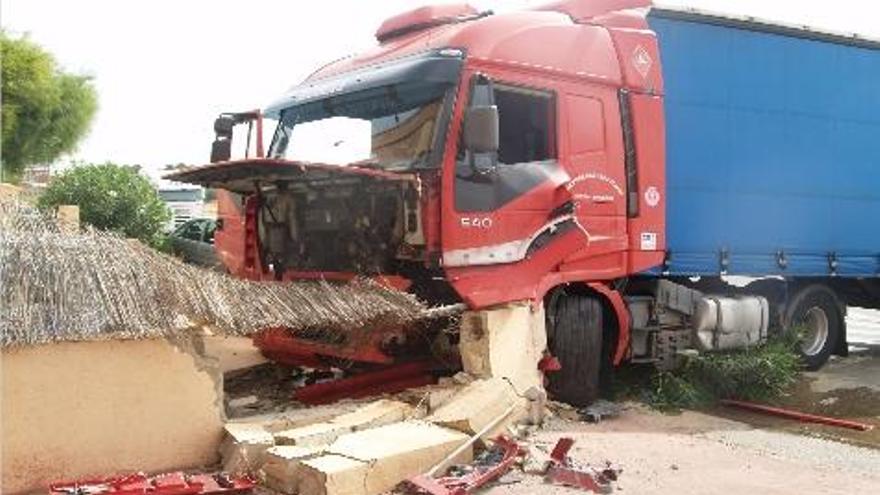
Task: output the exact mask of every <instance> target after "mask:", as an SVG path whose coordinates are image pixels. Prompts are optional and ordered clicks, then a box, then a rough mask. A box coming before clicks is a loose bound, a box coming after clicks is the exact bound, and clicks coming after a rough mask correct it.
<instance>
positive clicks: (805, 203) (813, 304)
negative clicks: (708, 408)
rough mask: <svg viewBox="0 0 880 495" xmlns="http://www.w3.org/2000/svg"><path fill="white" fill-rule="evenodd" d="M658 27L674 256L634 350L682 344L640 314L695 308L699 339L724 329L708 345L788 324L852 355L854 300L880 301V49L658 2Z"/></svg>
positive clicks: (651, 19) (813, 356)
mask: <svg viewBox="0 0 880 495" xmlns="http://www.w3.org/2000/svg"><path fill="white" fill-rule="evenodd" d="M648 23H649V25H650V27H651V29H652V30H653V31H654V32H655V33H656V36H657V40H658V45H659V53H660V57H661V60H662V67H663V82H664V94H663V96H664V113H665V125H666V187H667V197H668V199H667V217H666V222H667V223H666V233H667V252H666V258H665V261H664V264H663V266H662V267H660V268H658V269H656V270H654V271H652V272H651V275H650V276H649V277H647V278H646V280H647V282H645V284H644V285H642V286H641V287H640V286H638V285H636V286H635V287H634V288H632V289H630V290H629V291H628V292H629V294H630V295H631V297H630V298H629V307H630V312H631V313H632V314H633V315H634V324H633V335H634V350H635V351H636V352H635V353H634V354H635V355H638V351H639V350H641V352H642V355H645V356H649V357H650V358H656V357H657V355H658V354H662V352H658V351H657V349H667V348H669V347H672V348H673V349H674V348H675V347H676V344H677V343H676V342H675V341H674V340H673V341H672V342H671V343H670V342H667V341H665V340H663V338H660V336H662V334H663V332H662V331H658V328H661V327H662V326H663V325H662V324H657V322H656V321H654V322H653V324H651V323H649V322H648V321H649V317H648V316H644V317H642V316H640V315H648V314H649V313H650V311H651V310H652V309H651V308H656V307H658V305H659V306H666V307H667V309H672V310H673V311H672V312H671V313H676V311H678V313H679V314H681V313H685V314H687V317H688V318H689V319H690V323H689V324H690V325H691V326H692V327H694V328H697V331H696V335H697V336H698V337H697V340H698V341H699V340H700V338H699V335H700V331H699V328H700V327H701V325H703V326H705V328H711V329H712V330H711V331H710V332H708V333H706V334H705V335H704V338H703V342H702V347H704V348H713V347H714V348H718V347H725V345H724V344H723V342H720V341H719V340H718V339H719V336H722V337H723V336H724V335H727V336H728V337H729V336H730V335H733V334H736V333H737V332H739V331H740V330H741V329H742V328H749V327H750V328H752V329H753V330H756V329H760V328H763V327H767V326H769V327H774V326H775V327H777V328H782V329H792V328H798V329H799V330H798V331H801V332H803V333H804V335H803V340H802V350H803V353H804V358H805V361H806V364H807V365H808V366H809V367H811V368H817V367H819V366H821V365H822V364H823V363H824V362H825V360H827V358H828V357H829V355H830V354H833V353H836V354H841V355H845V354H846V352H847V343H846V320H845V315H846V307H847V306H849V305H856V306H863V307H874V308H876V307H880V283H878V280H880V279H878V273H880V230H878V229H876V228H875V223H874V222H875V221H876V218H877V217H878V216H880V91H878V90H880V42H878V41H874V40H869V39H865V38H862V37H859V36H855V35H853V36H847V35H840V34H834V33H827V32H822V31H817V30H810V29H806V28H803V27H791V26H785V25H778V24H773V23H769V22H761V21H756V20H754V19H752V18H735V17H726V16H720V15H714V14H706V13H700V12H696V11H692V10H670V9H658V8H654V9H652V10H651V12H650V14H649V16H648ZM727 275H737V276H745V277H753V278H755V280H754V281H752V282H751V283H749V284H748V285H746V286H745V287H741V286H740V287H735V286H732V285H729V284H728V282H727V280H728V279H726V277H725V276H727ZM646 287H647V289H646ZM683 287H686V288H687V289H683ZM689 290H694V291H695V292H688V291H689ZM646 292H647V293H649V294H650V295H651V298H650V299H648V300H647V301H648V302H647V303H645V300H644V299H640V297H643V295H644V294H645V293H646ZM707 295H708V296H707ZM693 299H699V300H700V301H702V302H701V303H697V305H698V306H699V304H703V306H702V309H701V310H699V311H696V312H694V311H690V309H689V308H691V307H693V304H691V301H692V300H693ZM707 300H709V301H711V302H710V303H705V301H707ZM681 301H684V302H681ZM706 304H708V306H707V305H706ZM648 306H650V307H648ZM709 306H712V307H711V308H709ZM707 308H709V309H711V311H709V309H707ZM706 311H709V312H710V313H711V315H712V316H711V317H707V316H706ZM701 312H702V314H700V313H701ZM707 318H708V320H711V322H710V323H706V322H705V321H703V322H702V323H701V319H702V320H706V319H707ZM724 318H727V320H728V321H727V323H723V322H722V320H723V319H724ZM708 320H706V321H708ZM731 320H736V322H731ZM765 320H769V321H766V322H765ZM640 321H642V322H644V323H639V322H640ZM746 340H748V339H746ZM698 343H699V342H698ZM730 347H733V346H732V345H731V346H730ZM652 348H653V350H652Z"/></svg>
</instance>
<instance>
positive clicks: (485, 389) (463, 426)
mask: <svg viewBox="0 0 880 495" xmlns="http://www.w3.org/2000/svg"><path fill="white" fill-rule="evenodd" d="M517 403H522V406H523V408H525V400H524V399H521V398H519V397H518V396H517V395H516V394H515V393H514V391H513V389H512V388H511V386H510V384H509V383H507V382H506V381H505V380H503V379H500V378H490V379H486V380H477V381H474V382H472V383H471V384H469V385H466V386H465V387H464V388H463V389H461V391H459V392H458V393H457V394H456V395H455V396H454V397H452V398H451V399H450V400H449V401H448V402H447V403H445V404H444V405H443V406H441V407H440V408H439V409H438V410H437V411H436V412H435V413H434V414H431V415H430V416H428V417H427V418H426V420H427V421H430V422H431V423H435V424H438V425H441V426H445V427H447V428H452V429H455V430H458V431H461V432H463V433H466V434H468V435H473V434H474V433H477V432H479V431H480V430H482V429H483V428H484V427H485V426H487V425H488V424H489V423H491V422H492V421H494V420H495V419H496V418H497V417H498V416H499V415H501V414H502V413H504V411H506V410H507V409H508V408H509V407H510V406H512V405H514V404H517ZM515 416H516V415H515V414H511V416H510V418H509V421H508V422H504V423H502V425H501V426H500V427H499V428H498V429H499V430H503V429H504V425H506V424H508V423H509V422H511V421H513V419H514V417H515Z"/></svg>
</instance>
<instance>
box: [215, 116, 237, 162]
mask: <svg viewBox="0 0 880 495" xmlns="http://www.w3.org/2000/svg"><path fill="white" fill-rule="evenodd" d="M233 127H235V120H234V119H233V118H232V117H231V116H229V115H221V116H219V117H217V120H215V121H214V134H215V135H216V138H215V139H214V143H212V144H211V163H217V162H226V161H229V159H230V158H231V157H232V128H233Z"/></svg>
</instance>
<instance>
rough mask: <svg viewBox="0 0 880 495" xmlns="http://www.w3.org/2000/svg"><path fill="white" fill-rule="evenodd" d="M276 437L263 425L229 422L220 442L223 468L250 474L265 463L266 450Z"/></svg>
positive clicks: (233, 472) (237, 472) (236, 472)
mask: <svg viewBox="0 0 880 495" xmlns="http://www.w3.org/2000/svg"><path fill="white" fill-rule="evenodd" d="M274 445H275V438H274V437H273V436H272V434H271V433H269V432H268V431H266V429H265V428H263V426H262V425H259V424H252V423H228V424H227V425H226V427H225V436H224V438H223V441H222V442H221V444H220V457H221V458H222V459H223V470H224V471H226V472H228V473H232V474H237V475H238V474H250V473H253V472H255V471H256V470H257V469H258V468H259V467H260V466H262V465H263V462H264V460H265V455H266V451H267V450H269V448H271V447H272V446H274Z"/></svg>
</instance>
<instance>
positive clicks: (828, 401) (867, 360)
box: [486, 309, 880, 495]
mask: <svg viewBox="0 0 880 495" xmlns="http://www.w3.org/2000/svg"><path fill="white" fill-rule="evenodd" d="M848 323H849V341H850V344H851V345H850V356H849V357H847V358H845V359H841V358H834V359H832V361H831V362H829V363H828V364H827V365H826V366H825V367H824V368H823V369H822V370H821V371H818V372H814V373H805V375H804V377H803V379H802V380H801V382H800V383H799V384H798V385H797V386H796V387H794V389H793V390H792V392H791V393H790V394H788V395H787V396H785V397H782V398H780V399H779V401H777V404H778V405H781V406H786V407H791V408H795V409H798V410H802V411H807V412H812V413H816V414H826V415H831V416H835V417H841V418H846V419H853V420H857V421H863V422H867V423H871V424H875V425H878V427H877V428H875V429H874V430H871V431H868V432H859V431H852V430H843V429H840V428H834V427H827V426H821V425H808V424H804V423H799V422H794V421H789V420H783V419H777V418H769V417H766V416H761V415H756V414H753V413H749V412H741V411H735V410H731V409H728V408H724V407H719V408H715V409H712V410H709V411H702V412H693V411H685V412H682V413H680V414H675V415H670V414H662V413H659V412H657V411H653V410H650V409H648V408H647V407H645V406H643V405H639V404H626V406H625V407H626V409H625V411H624V412H623V414H621V415H620V416H619V417H617V418H613V419H609V420H606V421H603V422H601V423H599V424H587V423H583V422H572V421H565V420H561V419H553V420H551V421H550V422H549V424H548V426H547V428H546V429H545V430H543V431H541V432H539V433H538V434H537V435H536V436H535V439H534V441H535V444H536V445H539V446H543V447H544V448H545V449H547V450H549V449H551V448H552V447H553V445H554V444H555V443H556V441H557V440H558V439H559V438H560V437H563V436H570V437H572V438H574V440H575V442H576V443H575V446H574V449H573V451H572V458H573V459H574V460H575V461H576V462H580V463H586V464H589V463H593V464H594V465H602V464H603V463H604V462H605V461H606V460H608V461H611V462H613V463H615V464H618V465H619V466H621V467H622V468H623V473H622V474H621V476H620V479H619V481H618V482H617V484H616V488H617V489H616V491H615V493H617V492H620V493H636V494H643V493H644V494H647V493H650V494H658V495H660V494H676V495H686V494H694V495H697V494H699V495H712V494H724V495H729V494H731V493H753V494H762V495H763V494H780V495H781V494H794V493H822V494H836V493H839V494H869V493H880V312H877V311H866V310H860V309H851V310H850V312H849V319H848ZM502 481H505V482H507V484H498V485H496V486H494V487H493V488H492V489H490V490H489V491H487V492H486V493H490V494H508V493H509V494H522V495H525V494H534V493H541V494H545V495H549V494H557V493H559V494H563V493H583V492H578V491H576V490H572V489H567V488H563V487H555V486H550V485H547V484H545V483H543V481H542V479H541V478H540V477H536V476H528V475H518V476H515V475H509V476H507V477H506V478H505V479H503V480H502Z"/></svg>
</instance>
